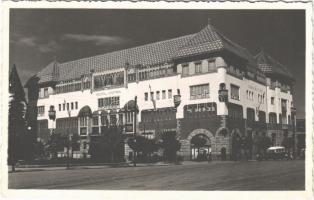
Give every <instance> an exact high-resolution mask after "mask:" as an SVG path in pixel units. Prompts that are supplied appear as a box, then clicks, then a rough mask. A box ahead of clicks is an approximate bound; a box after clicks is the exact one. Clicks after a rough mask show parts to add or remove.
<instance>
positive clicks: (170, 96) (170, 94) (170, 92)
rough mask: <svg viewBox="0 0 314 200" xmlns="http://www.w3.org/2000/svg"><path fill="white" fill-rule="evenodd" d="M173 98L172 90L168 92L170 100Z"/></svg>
mask: <svg viewBox="0 0 314 200" xmlns="http://www.w3.org/2000/svg"><path fill="white" fill-rule="evenodd" d="M171 98H172V90H171V89H170V90H168V99H171Z"/></svg>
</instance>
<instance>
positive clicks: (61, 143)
mask: <svg viewBox="0 0 314 200" xmlns="http://www.w3.org/2000/svg"><path fill="white" fill-rule="evenodd" d="M66 145H67V144H66V137H65V136H62V135H61V134H60V133H52V134H51V136H50V138H49V140H48V142H47V151H48V152H49V154H50V155H51V156H52V158H57V154H58V151H63V149H64V147H66Z"/></svg>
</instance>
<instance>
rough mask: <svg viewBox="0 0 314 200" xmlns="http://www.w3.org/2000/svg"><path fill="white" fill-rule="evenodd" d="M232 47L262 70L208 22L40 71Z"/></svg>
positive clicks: (61, 76) (46, 77)
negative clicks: (190, 31) (189, 30)
mask: <svg viewBox="0 0 314 200" xmlns="http://www.w3.org/2000/svg"><path fill="white" fill-rule="evenodd" d="M222 50H226V51H229V52H231V53H233V54H235V55H237V56H239V57H241V58H243V59H245V60H247V61H248V66H247V68H248V70H251V71H252V70H253V71H254V72H260V70H259V69H258V67H257V65H256V62H255V60H254V57H253V56H252V55H251V54H250V53H249V52H248V51H247V50H246V49H245V48H243V47H241V46H240V45H238V44H236V43H234V42H232V41H231V40H229V39H228V38H227V37H225V36H224V35H222V34H221V33H220V32H219V31H218V30H217V29H215V28H214V27H213V26H212V25H210V24H209V25H207V26H206V27H205V28H203V29H202V30H201V31H200V32H198V33H196V34H191V35H186V36H182V37H178V38H174V39H170V40H165V41H160V42H155V43H151V44H147V45H142V46H138V47H134V48H129V49H124V50H120V51H115V52H111V53H106V54H102V55H97V56H93V57H88V58H83V59H79V60H75V61H70V62H65V63H61V64H59V63H56V62H53V63H50V64H49V65H48V66H47V67H45V68H44V69H43V70H42V71H40V72H39V73H38V74H37V77H39V78H40V82H47V81H51V80H59V81H62V80H70V79H74V78H79V77H80V76H81V75H83V74H88V73H89V72H90V71H91V70H92V69H93V70H94V71H95V72H99V71H105V70H110V69H114V68H121V67H124V66H125V64H126V63H129V64H130V65H138V64H140V65H143V66H147V65H155V64H163V63H166V62H171V61H172V60H174V59H178V58H181V57H187V56H193V55H199V54H204V53H211V52H220V51H222Z"/></svg>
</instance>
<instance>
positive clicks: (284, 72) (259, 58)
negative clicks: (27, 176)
mask: <svg viewBox="0 0 314 200" xmlns="http://www.w3.org/2000/svg"><path fill="white" fill-rule="evenodd" d="M255 59H256V62H257V64H258V67H259V68H260V69H261V70H262V71H263V72H264V73H265V74H276V75H280V76H284V77H286V78H289V79H293V76H292V74H291V72H290V71H289V70H288V69H287V67H286V66H284V65H282V64H281V63H279V62H278V61H277V60H275V59H274V58H273V57H271V56H270V55H269V54H268V53H266V52H265V51H264V50H261V51H260V52H259V53H258V54H257V55H256V56H255Z"/></svg>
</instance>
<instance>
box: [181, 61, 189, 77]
mask: <svg viewBox="0 0 314 200" xmlns="http://www.w3.org/2000/svg"><path fill="white" fill-rule="evenodd" d="M182 75H189V65H188V64H184V65H182Z"/></svg>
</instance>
